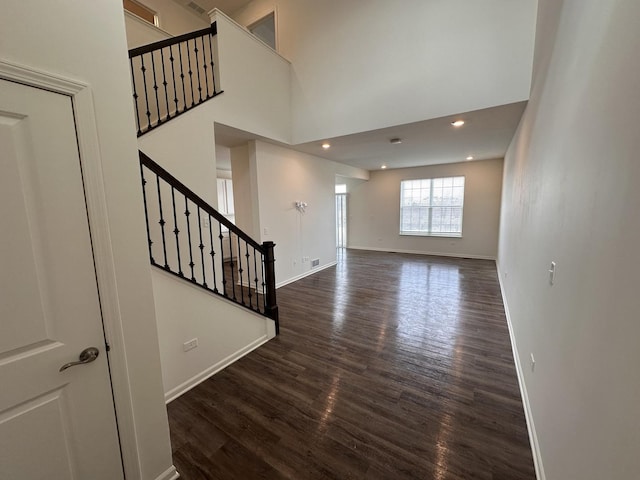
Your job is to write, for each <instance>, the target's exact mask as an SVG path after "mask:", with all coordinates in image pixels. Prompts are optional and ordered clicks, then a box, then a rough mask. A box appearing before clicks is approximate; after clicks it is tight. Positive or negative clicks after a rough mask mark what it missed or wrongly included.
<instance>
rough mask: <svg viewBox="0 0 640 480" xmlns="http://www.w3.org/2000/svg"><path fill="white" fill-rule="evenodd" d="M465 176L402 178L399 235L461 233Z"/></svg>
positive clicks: (452, 234) (447, 235)
mask: <svg viewBox="0 0 640 480" xmlns="http://www.w3.org/2000/svg"><path fill="white" fill-rule="evenodd" d="M463 203H464V177H445V178H426V179H421V180H403V181H402V182H401V183H400V235H427V236H439V237H461V236H462V206H463Z"/></svg>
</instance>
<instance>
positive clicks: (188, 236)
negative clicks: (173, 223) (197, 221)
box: [184, 196, 196, 282]
mask: <svg viewBox="0 0 640 480" xmlns="http://www.w3.org/2000/svg"><path fill="white" fill-rule="evenodd" d="M190 215H191V212H190V211H189V199H188V198H187V197H186V196H185V197H184V216H185V217H187V238H188V239H189V268H191V280H192V281H193V282H195V281H196V276H195V273H194V268H193V267H195V265H196V264H195V263H193V246H192V245H191V223H190V221H189V216H190Z"/></svg>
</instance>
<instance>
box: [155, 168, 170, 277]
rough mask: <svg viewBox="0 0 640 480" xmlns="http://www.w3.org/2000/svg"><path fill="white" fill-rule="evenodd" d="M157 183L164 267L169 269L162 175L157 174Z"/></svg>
mask: <svg viewBox="0 0 640 480" xmlns="http://www.w3.org/2000/svg"><path fill="white" fill-rule="evenodd" d="M156 185H157V187H158V208H159V209H160V221H159V222H158V223H159V224H160V231H161V232H162V252H163V253H164V268H166V269H167V270H169V262H168V261H167V240H166V237H165V233H164V226H165V224H166V223H167V222H165V221H164V213H163V212H162V191H161V190H160V176H159V175H158V174H156Z"/></svg>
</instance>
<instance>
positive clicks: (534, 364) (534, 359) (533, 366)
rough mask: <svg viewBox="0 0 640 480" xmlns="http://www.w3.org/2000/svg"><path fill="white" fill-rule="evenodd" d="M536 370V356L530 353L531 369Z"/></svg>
mask: <svg viewBox="0 0 640 480" xmlns="http://www.w3.org/2000/svg"><path fill="white" fill-rule="evenodd" d="M535 370H536V358H535V357H534V356H533V353H532V354H531V371H532V372H535Z"/></svg>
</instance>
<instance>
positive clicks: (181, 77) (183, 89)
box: [178, 43, 188, 112]
mask: <svg viewBox="0 0 640 480" xmlns="http://www.w3.org/2000/svg"><path fill="white" fill-rule="evenodd" d="M187 53H188V52H187ZM178 54H179V56H180V79H181V80H182V99H183V101H184V104H183V107H182V111H183V112H184V111H185V110H186V109H187V91H186V87H185V85H184V64H183V60H182V44H181V43H179V44H178Z"/></svg>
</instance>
